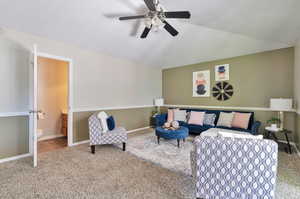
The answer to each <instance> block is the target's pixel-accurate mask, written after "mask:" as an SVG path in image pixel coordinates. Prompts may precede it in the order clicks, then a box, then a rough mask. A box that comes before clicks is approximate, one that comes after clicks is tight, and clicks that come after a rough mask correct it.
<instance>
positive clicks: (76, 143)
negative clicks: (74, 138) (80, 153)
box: [71, 140, 90, 146]
mask: <svg viewBox="0 0 300 199" xmlns="http://www.w3.org/2000/svg"><path fill="white" fill-rule="evenodd" d="M89 142H90V140H83V141H80V142H75V143H73V144H72V145H71V146H77V145H81V144H86V143H89Z"/></svg>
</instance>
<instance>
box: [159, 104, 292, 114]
mask: <svg viewBox="0 0 300 199" xmlns="http://www.w3.org/2000/svg"><path fill="white" fill-rule="evenodd" d="M164 107H172V108H173V107H177V108H207V109H224V110H249V111H276V110H273V109H271V108H268V107H239V106H201V105H175V104H165V105H164ZM287 112H293V113H296V109H291V110H289V111H287Z"/></svg>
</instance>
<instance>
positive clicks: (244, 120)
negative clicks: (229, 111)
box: [231, 112, 251, 129]
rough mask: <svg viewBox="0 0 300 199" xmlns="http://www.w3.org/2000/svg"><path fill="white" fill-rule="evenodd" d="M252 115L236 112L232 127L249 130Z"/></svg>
mask: <svg viewBox="0 0 300 199" xmlns="http://www.w3.org/2000/svg"><path fill="white" fill-rule="evenodd" d="M250 117H251V113H239V112H235V113H234V116H233V120H232V124H231V126H232V127H236V128H242V129H248V126H249V121H250Z"/></svg>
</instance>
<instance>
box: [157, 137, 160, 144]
mask: <svg viewBox="0 0 300 199" xmlns="http://www.w3.org/2000/svg"><path fill="white" fill-rule="evenodd" d="M159 139H160V137H159V136H157V144H159Z"/></svg>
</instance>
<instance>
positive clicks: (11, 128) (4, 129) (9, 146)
mask: <svg viewBox="0 0 300 199" xmlns="http://www.w3.org/2000/svg"><path fill="white" fill-rule="evenodd" d="M0 126H1V131H0V137H1V139H0V159H3V158H8V157H12V156H17V155H22V154H26V153H29V127H28V117H27V116H24V117H23V116H20V117H1V118H0Z"/></svg>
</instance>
